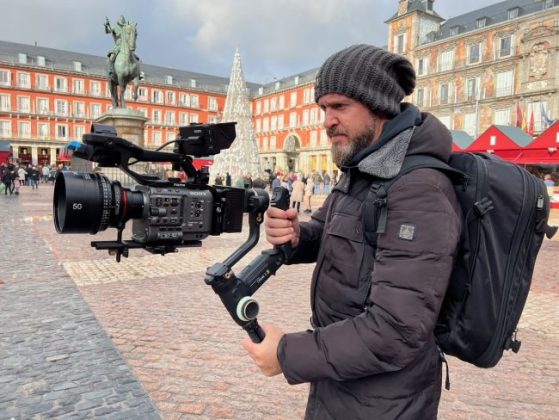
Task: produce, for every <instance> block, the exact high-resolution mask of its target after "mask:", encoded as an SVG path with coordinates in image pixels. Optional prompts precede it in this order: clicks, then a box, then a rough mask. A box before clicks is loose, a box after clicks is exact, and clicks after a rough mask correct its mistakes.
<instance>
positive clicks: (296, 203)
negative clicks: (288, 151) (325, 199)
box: [214, 171, 338, 213]
mask: <svg viewBox="0 0 559 420" xmlns="http://www.w3.org/2000/svg"><path fill="white" fill-rule="evenodd" d="M337 175H338V174H337V172H334V173H333V174H332V175H330V174H328V173H327V172H326V171H322V173H319V172H317V171H313V172H312V173H311V174H309V175H306V174H303V173H301V172H294V171H290V172H281V171H278V172H275V173H274V172H272V171H268V172H267V173H266V176H257V177H255V178H253V177H252V175H251V174H244V175H241V174H239V175H238V176H237V177H235V179H233V177H232V176H231V174H230V173H229V172H227V173H226V174H225V175H222V174H218V175H216V177H215V180H214V184H215V185H225V186H229V187H236V188H264V189H269V190H270V191H273V189H274V188H276V187H280V186H281V187H284V188H286V189H287V190H288V191H289V194H290V201H291V207H292V208H295V209H296V210H297V213H299V212H300V211H301V207H302V208H303V212H304V213H311V212H312V206H311V197H312V196H313V195H321V194H324V195H326V194H329V193H330V191H331V190H332V186H333V185H334V184H335V183H336V181H337Z"/></svg>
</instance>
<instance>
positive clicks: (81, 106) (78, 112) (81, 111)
mask: <svg viewBox="0 0 559 420" xmlns="http://www.w3.org/2000/svg"><path fill="white" fill-rule="evenodd" d="M74 117H79V118H83V117H85V103H84V102H77V101H75V102H74Z"/></svg>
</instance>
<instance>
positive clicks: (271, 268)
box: [205, 187, 291, 343]
mask: <svg viewBox="0 0 559 420" xmlns="http://www.w3.org/2000/svg"><path fill="white" fill-rule="evenodd" d="M271 204H272V205H273V206H276V207H278V208H281V209H283V210H285V209H287V208H288V207H289V192H288V191H287V190H286V189H285V188H282V187H279V188H275V189H274V194H273V196H272V203H271ZM266 207H267V203H266ZM266 207H264V208H256V207H254V208H253V209H252V211H251V212H250V216H249V226H250V232H249V238H248V239H247V241H246V242H245V243H244V244H243V245H241V246H240V247H239V248H238V249H237V250H236V251H235V252H234V253H233V254H232V255H231V256H230V257H229V258H227V259H226V260H225V261H224V262H223V263H217V264H214V265H213V266H211V267H210V268H208V270H207V271H206V277H205V282H206V284H208V285H210V286H212V288H213V290H214V292H215V293H216V294H218V295H219V297H220V298H221V301H222V302H223V305H224V306H225V308H226V309H227V311H228V312H229V314H230V315H231V317H232V318H233V320H234V321H235V322H236V323H237V324H239V325H240V326H241V327H243V328H244V329H245V330H246V331H247V333H248V335H249V336H250V338H251V340H252V341H253V342H255V343H260V342H261V341H262V340H263V339H264V336H265V334H264V331H263V330H262V328H261V327H260V325H258V321H257V320H256V317H257V315H258V311H259V306H258V302H256V300H254V299H253V298H252V297H251V296H252V295H253V294H254V293H255V292H256V291H257V290H258V289H259V288H260V286H262V285H263V284H264V282H265V281H266V280H268V278H269V277H270V276H272V275H273V274H275V273H276V271H277V270H278V269H279V268H280V267H281V266H282V265H283V263H284V262H285V261H286V259H287V258H288V257H289V254H290V253H291V246H290V245H283V246H281V247H274V248H273V249H269V250H265V251H263V252H262V253H261V254H260V255H259V256H258V257H256V258H255V259H254V260H253V261H252V262H251V263H250V264H249V265H247V266H246V267H245V268H244V269H243V270H242V271H241V273H240V274H239V276H235V274H234V273H233V271H232V267H233V265H234V264H235V263H237V262H238V261H239V260H240V259H241V258H242V257H243V256H244V255H246V254H247V252H248V251H249V250H250V249H252V248H253V247H254V245H256V243H258V238H259V236H260V224H261V223H262V221H263V220H264V219H263V216H264V210H266Z"/></svg>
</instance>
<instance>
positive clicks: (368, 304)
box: [242, 44, 462, 420]
mask: <svg viewBox="0 0 559 420" xmlns="http://www.w3.org/2000/svg"><path fill="white" fill-rule="evenodd" d="M415 82H416V79H415V71H414V69H413V66H412V64H411V63H410V62H409V61H408V60H407V59H406V58H405V57H404V56H401V55H397V54H393V53H391V52H388V51H386V50H383V49H381V48H377V47H375V46H372V45H364V44H361V45H353V46H351V47H349V48H346V49H344V50H342V51H339V52H337V53H335V54H333V55H332V56H331V57H329V58H328V59H327V60H326V61H325V62H324V64H323V65H322V66H321V67H320V69H319V71H318V74H317V77H316V84H315V100H316V102H317V103H318V105H319V106H320V108H321V109H322V110H323V111H324V115H325V120H324V127H325V128H326V133H327V135H328V137H329V138H330V140H331V144H332V157H333V161H334V163H335V164H336V165H337V166H338V168H340V170H341V171H342V173H343V174H342V175H341V178H340V180H339V181H338V183H337V184H336V185H335V187H334V188H333V190H332V192H331V193H330V194H329V195H328V196H327V197H326V200H325V202H324V204H323V205H322V207H321V208H320V209H318V210H317V211H315V212H314V213H313V214H312V216H311V219H310V220H309V221H307V222H301V221H299V219H298V216H297V212H296V211H295V210H294V209H288V210H281V209H278V208H274V207H270V208H268V210H267V212H266V218H265V231H266V238H267V240H268V242H270V243H271V244H273V245H281V244H284V243H290V244H291V246H292V248H293V252H292V253H291V255H290V257H289V259H288V261H287V263H288V264H295V263H309V262H316V266H315V269H314V273H313V277H312V284H311V286H310V290H311V309H312V318H311V324H312V328H311V329H308V330H306V331H301V332H292V333H287V334H286V333H284V332H283V330H282V329H281V328H279V327H277V326H274V325H262V327H263V329H264V331H265V334H266V336H265V338H264V340H263V341H262V342H261V343H258V344H256V343H253V342H252V341H250V340H249V339H248V338H247V339H245V340H244V341H243V342H242V345H243V347H244V348H245V350H246V351H247V352H248V354H249V355H250V356H251V357H252V359H253V360H254V362H255V364H256V365H257V366H258V367H259V368H260V370H261V371H262V373H263V374H265V375H267V376H274V375H278V374H283V376H284V377H285V379H286V380H287V382H288V383H290V384H300V383H305V382H307V383H310V392H309V397H308V402H307V410H306V413H305V418H306V419H317V420H318V419H321V420H324V419H339V420H344V419H382V420H390V419H413V420H417V419H421V420H424V419H435V418H436V417H437V411H438V405H439V400H440V394H441V376H442V359H441V354H440V351H439V349H438V347H437V344H436V342H435V334H434V329H435V324H436V321H437V317H438V314H439V310H440V308H441V305H442V302H443V298H444V295H445V291H446V288H447V285H448V282H449V278H450V273H451V270H452V267H453V264H454V259H455V256H456V252H457V246H458V242H459V238H460V232H461V227H462V215H461V208H460V204H459V203H458V200H457V198H456V194H455V192H454V187H453V185H452V183H451V181H450V179H449V178H448V177H447V176H446V175H445V174H444V173H442V172H440V171H438V170H436V169H432V168H421V169H416V170H414V171H411V172H409V173H407V174H405V175H403V176H401V177H399V178H398V179H397V180H396V181H395V182H394V183H393V184H392V185H391V186H390V188H389V190H390V193H389V194H388V196H389V197H390V200H388V202H387V206H388V209H387V210H388V211H387V213H386V214H387V219H386V225H385V231H384V233H382V234H378V236H377V246H376V252H373V249H372V247H371V245H370V244H369V243H368V242H367V240H366V238H365V237H364V233H363V218H364V217H367V215H366V214H363V208H364V201H365V200H366V197H367V194H368V191H369V188H370V187H371V185H372V180H374V179H375V178H379V179H390V178H393V177H395V176H396V175H397V174H398V172H399V171H400V168H401V166H402V164H403V162H404V158H405V157H406V156H409V155H413V154H418V153H421V154H429V155H432V156H435V157H437V158H439V159H442V160H444V161H448V159H449V157H450V154H451V149H452V147H451V146H452V136H451V134H450V132H449V131H448V129H447V128H446V127H445V126H444V125H443V124H442V123H441V122H440V121H439V120H438V119H437V118H436V117H434V116H433V115H430V114H427V113H422V112H420V110H419V109H418V108H417V107H415V106H414V105H412V104H407V103H402V100H403V99H404V97H405V96H409V95H411V94H412V92H413V90H414V87H415Z"/></svg>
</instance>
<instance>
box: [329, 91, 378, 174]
mask: <svg viewBox="0 0 559 420" xmlns="http://www.w3.org/2000/svg"><path fill="white" fill-rule="evenodd" d="M318 106H320V108H321V109H322V110H323V111H324V112H325V113H326V117H325V119H324V128H326V134H327V135H328V137H329V138H330V140H331V142H332V160H333V161H334V163H335V164H336V165H338V166H343V165H347V164H348V163H349V162H350V160H351V158H352V157H353V156H355V155H356V154H357V153H358V152H360V151H361V150H363V149H365V148H366V147H368V146H369V145H370V144H371V143H372V142H373V140H375V139H376V138H377V137H378V133H380V130H379V127H378V122H379V119H378V118H376V117H374V116H373V114H372V113H371V111H370V110H369V108H367V107H366V106H365V105H363V104H362V103H361V102H358V101H356V100H354V99H351V98H348V97H347V96H345V95H341V94H338V93H329V94H326V95H324V96H322V97H320V99H319V100H318Z"/></svg>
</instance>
